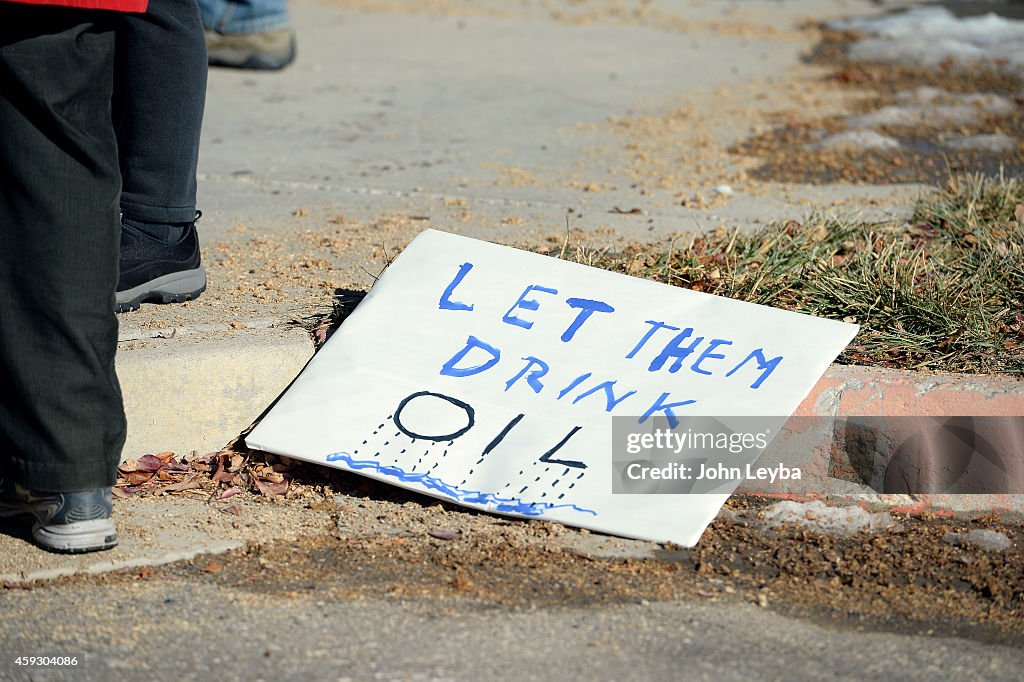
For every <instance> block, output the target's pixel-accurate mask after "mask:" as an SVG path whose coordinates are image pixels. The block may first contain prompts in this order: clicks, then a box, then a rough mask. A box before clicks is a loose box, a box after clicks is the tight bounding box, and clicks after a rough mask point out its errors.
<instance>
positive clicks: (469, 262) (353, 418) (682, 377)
mask: <svg viewBox="0 0 1024 682" xmlns="http://www.w3.org/2000/svg"><path fill="white" fill-rule="evenodd" d="M856 331H857V327H856V326H855V325H850V324H844V323H841V322H834V321H831V320H825V319H820V318H815V317H810V316H807V315H801V314H797V313H791V312H786V311H782V310H778V309H775V308H769V307H765V306H758V305H753V304H750V303H743V302H739V301H735V300H732V299H728V298H722V297H717V296H709V295H706V294H702V293H698V292H694V291H690V290H686V289H680V288H678V287H672V286H668V285H664V284H659V283H655V282H651V281H648V280H642V279H638V278H634V277H628V276H625V275H620V274H616V273H611V272H608V271H604V270H599V269H596V268H590V267H586V266H583V265H579V264H575V263H570V262H567V261H562V260H558V259H555V258H551V257H547V256H542V255H539V254H534V253H530V252H526V251H520V250H517V249H512V248H509V247H504V246H498V245H495V244H491V243H488V242H483V241H479V240H474V239H469V238H467V237H461V236H457V235H453V234H448V233H444V232H438V231H435V230H427V231H425V232H423V233H422V234H420V235H419V236H418V237H417V238H416V239H415V240H414V241H413V242H412V243H411V244H410V245H409V246H408V248H406V250H405V251H404V252H403V253H402V254H401V255H400V257H399V258H397V259H396V260H395V262H394V263H392V264H391V265H390V267H388V269H387V270H386V271H385V272H384V274H383V275H382V276H381V278H380V279H379V280H378V281H377V283H376V284H375V285H374V287H373V288H372V290H371V291H370V292H369V294H368V295H367V296H366V298H365V299H364V300H363V302H362V303H360V305H359V306H358V308H357V309H356V310H355V311H354V312H353V313H352V315H351V316H350V317H349V318H348V319H346V320H345V322H344V324H343V325H342V326H341V327H340V329H339V330H338V331H337V333H335V334H334V335H333V336H332V337H331V338H330V340H329V341H328V342H327V343H326V344H325V345H324V347H323V348H322V349H321V350H320V351H319V352H318V353H317V354H316V356H315V357H314V358H313V359H312V360H311V361H310V363H309V365H308V366H307V367H306V368H305V370H303V372H302V374H301V375H300V376H299V377H298V378H297V379H296V381H295V382H294V383H293V385H292V386H291V387H290V388H289V389H288V390H287V392H286V393H285V394H284V395H283V396H282V398H281V399H280V401H279V402H278V403H277V404H276V405H275V406H274V407H273V409H272V410H271V411H270V412H269V413H268V414H267V415H266V416H265V417H264V419H263V420H262V421H261V422H260V424H259V425H258V426H257V427H256V428H255V429H254V430H253V431H252V432H251V433H250V434H249V436H248V437H247V438H246V442H247V444H248V445H249V447H252V448H257V449H261V450H266V451H269V452H273V453H277V454H281V455H285V456H288V457H294V458H297V459H302V460H306V461H310V462H316V463H319V464H324V465H326V466H332V467H337V468H340V469H345V470H349V471H353V472H355V473H358V474H361V475H364V476H369V477H371V478H374V479H378V480H381V481H385V482H387V483H391V484H394V485H397V486H401V487H404V488H409V489H411V490H416V491H419V492H422V493H426V494H428V495H433V496H436V497H440V498H442V499H446V500H450V501H452V502H455V503H458V504H461V505H465V506H468V507H474V508H477V509H482V510H487V511H491V512H497V513H503V514H510V515H514V516H523V517H531V518H544V519H549V520H553V521H558V522H561V523H565V524H567V525H571V526H578V527H583V528H589V529H592V530H597V531H602V532H607V533H611V534H616V535H622V536H625V537H633V538H640V539H647V540H656V541H671V542H675V543H677V544H680V545H685V546H692V545H693V544H695V543H696V542H697V540H698V539H699V538H700V534H701V533H702V532H703V530H704V528H705V527H706V526H707V525H708V524H709V523H710V522H711V521H712V520H713V519H714V517H715V515H716V514H717V513H718V510H719V509H720V508H721V505H722V504H723V503H724V502H725V500H726V499H727V497H728V493H730V492H731V491H732V490H733V489H734V488H735V485H736V484H738V483H739V481H736V482H734V483H733V484H731V485H726V486H725V487H724V488H723V487H721V486H719V487H718V488H716V492H715V493H714V494H656V495H655V494H615V493H612V480H613V476H615V475H619V474H617V473H616V472H614V471H613V462H612V459H613V458H612V419H613V417H615V418H617V424H622V423H629V424H632V423H636V424H637V425H638V428H641V427H642V428H647V427H646V426H644V424H648V425H649V424H652V423H654V422H656V421H660V422H661V423H666V422H668V423H671V424H672V425H673V426H680V428H682V427H685V425H686V420H687V419H688V418H690V417H691V416H692V415H716V416H720V417H728V416H730V415H743V416H751V415H771V416H777V417H779V425H780V426H781V422H782V421H784V420H785V418H786V417H788V416H789V415H791V414H792V412H793V411H794V410H795V409H796V407H797V405H798V404H799V403H800V401H801V400H802V399H803V398H804V397H805V396H806V395H807V393H808V392H809V391H810V389H811V387H812V386H813V385H814V383H815V382H816V381H817V380H818V378H819V377H820V376H821V375H822V373H823V372H824V371H825V369H826V368H827V367H828V366H829V364H830V363H831V362H832V360H834V359H835V357H836V355H838V354H839V352H840V351H841V350H842V349H843V348H844V347H845V346H846V344H847V343H849V342H850V340H851V339H852V338H853V336H854V334H855V333H856ZM617 428H618V426H617ZM756 454H759V452H758V453H756ZM756 454H755V457H756Z"/></svg>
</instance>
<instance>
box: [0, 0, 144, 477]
mask: <svg viewBox="0 0 1024 682" xmlns="http://www.w3.org/2000/svg"><path fill="white" fill-rule="evenodd" d="M116 20H117V17H116V16H115V15H113V14H109V13H100V12H88V11H80V10H68V9H62V8H47V7H32V6H16V5H10V4H7V3H0V384H2V389H0V475H3V476H8V477H10V478H13V479H15V480H17V481H18V482H20V483H22V484H23V485H26V486H28V487H29V488H34V489H38V490H44V491H52V492H67V491H71V490H82V489H88V488H97V487H101V486H109V485H111V484H112V483H113V482H114V472H115V467H116V465H117V462H118V460H119V458H120V454H121V447H122V445H123V443H124V436H125V417H124V409H123V407H122V403H121V392H120V388H119V386H118V382H117V376H116V375H115V373H114V354H115V351H116V349H117V320H116V318H115V317H114V313H113V309H114V308H113V306H114V289H115V287H116V285H117V270H118V246H119V234H120V223H119V220H118V202H119V198H120V189H121V180H120V171H119V168H118V160H117V159H118V156H117V139H116V137H115V133H114V127H113V125H112V123H111V121H112V118H111V97H112V93H113V84H114V72H115V66H114V65H115V28H116Z"/></svg>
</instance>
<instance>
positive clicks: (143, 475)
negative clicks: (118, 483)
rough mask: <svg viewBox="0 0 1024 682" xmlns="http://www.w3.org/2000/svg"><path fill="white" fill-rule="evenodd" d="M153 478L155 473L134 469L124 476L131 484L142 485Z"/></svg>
mask: <svg viewBox="0 0 1024 682" xmlns="http://www.w3.org/2000/svg"><path fill="white" fill-rule="evenodd" d="M151 478H153V474H152V473H149V472H145V471H133V472H131V473H130V474H128V475H127V476H125V477H124V480H125V481H127V482H128V483H129V484H130V485H141V484H143V483H145V482H146V481H148V480H149V479H151Z"/></svg>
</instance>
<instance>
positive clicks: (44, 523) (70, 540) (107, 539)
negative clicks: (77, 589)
mask: <svg viewBox="0 0 1024 682" xmlns="http://www.w3.org/2000/svg"><path fill="white" fill-rule="evenodd" d="M112 511H113V496H112V495H111V492H110V488H95V489H93V490H82V491H79V492H73V493H45V492H40V491H34V490H28V489H26V488H23V487H21V486H20V485H15V484H12V483H9V482H5V481H3V480H0V517H8V516H19V515H22V514H29V515H31V516H32V517H34V518H35V523H34V524H32V537H33V539H35V541H36V544H37V545H39V546H40V547H42V548H43V549H47V550H50V551H51V552H66V553H70V554H79V553H82V552H97V551H101V550H104V549H110V548H112V547H115V546H116V545H117V530H116V529H115V528H114V520H113V518H112Z"/></svg>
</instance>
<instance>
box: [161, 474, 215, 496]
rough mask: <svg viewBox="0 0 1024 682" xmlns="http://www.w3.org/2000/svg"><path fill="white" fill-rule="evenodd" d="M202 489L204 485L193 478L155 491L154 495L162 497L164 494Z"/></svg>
mask: <svg viewBox="0 0 1024 682" xmlns="http://www.w3.org/2000/svg"><path fill="white" fill-rule="evenodd" d="M202 487H203V484H202V483H200V482H199V481H198V480H196V477H195V476H193V477H192V478H189V479H187V480H184V481H178V482H177V483H172V484H170V485H165V486H164V487H162V488H158V489H156V490H155V491H154V494H155V495H162V494H164V493H180V492H182V491H184V490H195V489H196V488H202Z"/></svg>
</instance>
